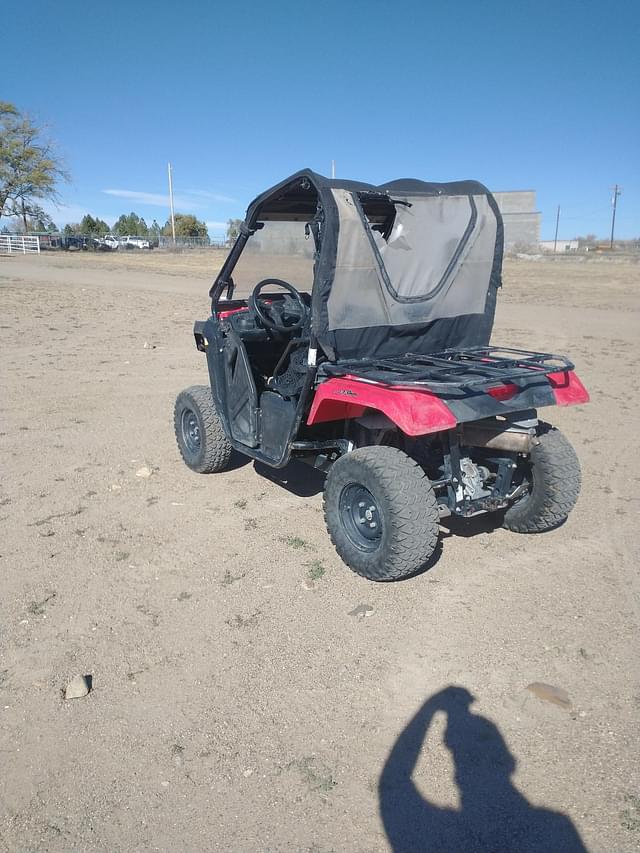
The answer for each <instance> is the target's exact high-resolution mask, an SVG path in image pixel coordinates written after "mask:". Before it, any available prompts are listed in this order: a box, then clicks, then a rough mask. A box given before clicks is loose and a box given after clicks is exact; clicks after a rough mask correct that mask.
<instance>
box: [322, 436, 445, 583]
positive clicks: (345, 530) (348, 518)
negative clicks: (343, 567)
mask: <svg viewBox="0 0 640 853" xmlns="http://www.w3.org/2000/svg"><path fill="white" fill-rule="evenodd" d="M324 514H325V521H326V524H327V529H328V531H329V535H330V537H331V541H332V542H333V544H334V545H335V548H336V551H337V552H338V554H339V555H340V557H341V558H342V559H343V560H344V562H345V563H346V564H347V565H348V566H349V568H350V569H352V570H353V571H354V572H356V573H357V574H359V575H362V576H363V577H365V578H368V579H369V580H377V581H387V580H399V579H400V578H405V577H409V576H410V575H413V574H415V573H416V572H417V571H419V570H420V569H421V568H423V567H424V566H425V564H426V563H427V561H428V559H429V557H431V555H432V554H433V552H434V550H435V548H436V545H437V543H438V529H439V528H438V519H439V515H438V506H437V503H436V497H435V493H434V491H433V488H432V486H431V483H430V481H429V479H428V477H426V476H425V473H424V471H423V470H422V468H420V466H419V465H418V464H417V463H416V462H415V461H414V460H413V459H411V458H410V457H409V456H407V454H406V453H403V452H402V451H401V450H398V449H396V448H395V447H361V448H359V449H358V450H354V451H353V452H352V453H348V454H346V455H345V456H342V457H341V458H340V459H338V460H337V461H336V462H334V464H333V466H332V467H331V470H330V471H329V474H328V476H327V481H326V485H325V490H324Z"/></svg>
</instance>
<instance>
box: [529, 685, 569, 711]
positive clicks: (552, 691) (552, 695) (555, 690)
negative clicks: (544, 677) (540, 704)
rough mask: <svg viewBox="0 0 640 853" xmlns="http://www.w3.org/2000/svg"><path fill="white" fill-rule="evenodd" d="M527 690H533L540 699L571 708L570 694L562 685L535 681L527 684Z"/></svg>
mask: <svg viewBox="0 0 640 853" xmlns="http://www.w3.org/2000/svg"><path fill="white" fill-rule="evenodd" d="M526 689H527V690H529V691H531V693H533V695H534V696H537V697H538V699H542V700H544V701H545V702H552V703H553V704H554V705H559V706H560V707H561V708H570V707H571V700H570V699H569V694H568V693H567V691H566V690H563V689H562V687H554V686H553V684H545V683H544V682H542V681H534V682H533V684H528V685H527V688H526Z"/></svg>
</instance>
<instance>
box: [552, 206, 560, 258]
mask: <svg viewBox="0 0 640 853" xmlns="http://www.w3.org/2000/svg"><path fill="white" fill-rule="evenodd" d="M559 224H560V205H558V211H557V213H556V235H555V237H554V238H553V254H554V255H555V253H556V246H557V245H558V225H559Z"/></svg>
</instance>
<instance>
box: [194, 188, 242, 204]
mask: <svg viewBox="0 0 640 853" xmlns="http://www.w3.org/2000/svg"><path fill="white" fill-rule="evenodd" d="M186 193H187V195H189V196H192V195H195V196H197V197H198V198H206V199H207V200H208V201H221V202H225V203H227V204H238V200H237V199H235V198H230V197H229V196H228V195H221V194H220V193H211V192H209V191H208V190H186Z"/></svg>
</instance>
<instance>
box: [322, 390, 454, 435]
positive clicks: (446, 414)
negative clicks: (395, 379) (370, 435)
mask: <svg viewBox="0 0 640 853" xmlns="http://www.w3.org/2000/svg"><path fill="white" fill-rule="evenodd" d="M366 409H375V410H376V411H378V412H382V413H383V414H384V415H386V416H387V417H388V418H389V420H391V421H393V423H394V424H397V426H398V427H400V429H401V430H402V431H403V432H404V433H405V434H406V435H426V434H427V433H430V432H440V430H443V429H452V428H453V427H455V426H456V419H455V417H454V416H453V414H452V412H451V411H450V410H449V408H448V407H447V406H445V404H444V403H443V402H442V400H440V399H439V398H438V397H436V396H435V395H434V394H431V393H430V392H429V391H416V390H413V389H405V388H393V387H390V386H384V385H376V384H373V383H370V382H360V381H358V380H357V379H351V378H349V377H348V376H347V377H345V378H340V379H329V380H327V381H326V382H323V383H322V385H320V387H319V388H318V390H317V391H316V394H315V397H314V399H313V404H312V406H311V411H310V412H309V417H308V419H307V423H308V424H309V425H310V426H311V425H312V424H319V423H324V422H325V421H337V420H343V419H348V418H357V417H360V416H361V415H363V414H364V413H365V411H366Z"/></svg>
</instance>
